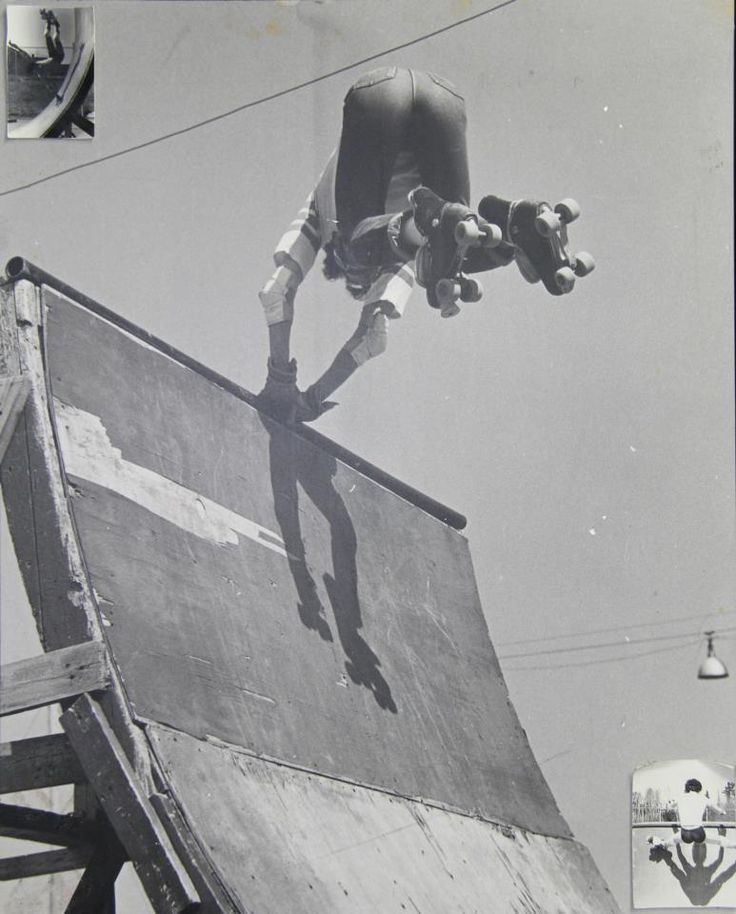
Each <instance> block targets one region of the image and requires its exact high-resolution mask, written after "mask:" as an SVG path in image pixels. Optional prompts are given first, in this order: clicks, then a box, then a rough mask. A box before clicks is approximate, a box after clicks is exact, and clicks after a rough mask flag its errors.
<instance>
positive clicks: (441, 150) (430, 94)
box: [411, 73, 470, 206]
mask: <svg viewBox="0 0 736 914" xmlns="http://www.w3.org/2000/svg"><path fill="white" fill-rule="evenodd" d="M412 77H413V82H414V107H413V117H412V122H411V148H412V150H413V152H414V155H415V157H416V160H417V164H418V166H419V174H420V176H421V180H422V183H423V184H424V185H425V186H427V187H429V188H430V190H433V191H434V192H435V193H436V194H438V195H439V196H440V197H442V198H443V199H444V200H447V201H449V202H451V203H462V204H464V205H465V206H468V205H469V202H470V173H469V169H468V152H467V144H466V138H465V132H466V127H467V117H466V114H465V101H464V99H463V97H462V96H461V95H460V94H459V92H458V91H457V89H455V87H454V86H453V85H452V84H451V83H449V82H447V81H446V80H443V79H440V78H439V77H437V76H434V75H430V74H428V73H412Z"/></svg>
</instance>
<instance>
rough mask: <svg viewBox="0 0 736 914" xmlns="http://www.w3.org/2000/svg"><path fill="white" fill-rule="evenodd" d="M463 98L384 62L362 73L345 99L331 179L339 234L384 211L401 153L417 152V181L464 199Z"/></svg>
mask: <svg viewBox="0 0 736 914" xmlns="http://www.w3.org/2000/svg"><path fill="white" fill-rule="evenodd" d="M465 126H466V116H465V102H464V100H463V98H462V96H461V95H459V94H458V92H457V90H456V89H455V88H454V87H453V86H452V85H451V84H450V83H448V82H446V81H445V80H443V79H441V78H440V77H438V76H434V75H432V74H430V73H422V72H417V71H416V70H405V69H402V68H399V67H383V68H381V69H378V70H373V71H372V72H370V73H367V74H366V75H365V76H363V77H361V78H360V79H359V80H358V81H357V82H356V83H355V84H354V85H353V87H352V88H351V89H350V91H349V92H348V94H347V95H346V97H345V104H344V108H343V123H342V135H341V138H340V150H339V156H338V162H337V173H336V178H335V202H336V208H337V219H338V223H339V227H340V235H341V236H342V238H343V239H344V240H345V241H346V242H347V241H348V240H349V239H350V237H351V236H352V234H353V231H354V230H355V227H356V225H358V223H359V222H361V221H362V220H363V219H366V218H368V217H371V216H379V215H382V214H384V213H385V206H386V193H387V191H388V187H389V182H390V180H391V174H392V170H393V167H394V163H395V161H396V156H397V155H398V153H399V152H402V151H405V150H408V151H411V152H412V153H413V154H414V158H415V160H416V164H417V166H418V169H419V175H420V180H421V183H422V184H424V185H426V186H427V187H429V188H431V189H432V190H433V191H434V192H435V193H437V194H439V195H440V196H441V197H443V198H444V199H445V200H450V201H453V202H458V203H464V204H465V205H468V204H469V201H470V179H469V175H468V156H467V147H466V143H465Z"/></svg>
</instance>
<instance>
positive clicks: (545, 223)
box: [534, 209, 562, 238]
mask: <svg viewBox="0 0 736 914" xmlns="http://www.w3.org/2000/svg"><path fill="white" fill-rule="evenodd" d="M534 228H535V229H536V230H537V233H538V234H539V235H541V236H542V237H543V238H550V237H551V236H552V235H554V233H555V232H559V231H560V229H561V228H562V222H561V220H560V217H559V216H558V215H557V213H553V212H552V210H550V209H545V210H543V211H542V212H541V213H539V215H538V216H537V217H536V219H535V220H534Z"/></svg>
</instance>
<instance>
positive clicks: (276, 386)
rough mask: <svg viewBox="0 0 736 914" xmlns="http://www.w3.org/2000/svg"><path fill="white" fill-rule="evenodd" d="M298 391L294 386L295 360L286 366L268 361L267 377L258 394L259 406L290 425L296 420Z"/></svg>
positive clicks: (271, 360)
mask: <svg viewBox="0 0 736 914" xmlns="http://www.w3.org/2000/svg"><path fill="white" fill-rule="evenodd" d="M298 399H299V389H298V387H297V386H296V359H292V360H291V361H290V362H289V363H288V364H286V365H277V364H276V363H275V362H274V361H273V359H269V360H268V375H267V376H266V383H265V384H264V386H263V390H262V391H261V392H260V393H259V394H258V401H259V405H261V406H263V407H264V409H265V410H266V411H267V412H270V413H272V414H273V415H274V416H275V417H276V418H277V419H279V420H280V421H281V422H285V423H286V424H287V425H292V424H293V423H294V421H295V418H296V410H297V404H298Z"/></svg>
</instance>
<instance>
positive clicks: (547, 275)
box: [478, 196, 595, 295]
mask: <svg viewBox="0 0 736 914" xmlns="http://www.w3.org/2000/svg"><path fill="white" fill-rule="evenodd" d="M478 214H479V215H480V216H481V217H482V218H483V219H487V220H488V221H489V222H495V223H496V224H497V225H500V226H501V227H502V229H503V237H504V239H505V240H506V241H508V242H510V243H511V244H513V246H514V252H515V253H514V256H515V259H516V264H517V266H518V267H519V271H520V272H521V275H522V276H523V277H524V279H526V280H527V282H539V280H541V281H542V282H543V283H544V286H545V288H546V289H547V291H548V292H550V293H551V294H552V295H565V294H566V293H568V292H572V289H573V287H574V285H575V279H576V277H582V276H587V275H588V273H591V272H592V271H593V270H594V268H595V260H594V259H593V258H592V257H591V255H590V254H588V253H586V252H585V251H580V252H578V253H577V254H573V253H572V251H571V250H570V248H569V240H568V237H567V226H568V224H569V223H570V222H574V221H575V219H577V218H578V216H579V215H580V207H579V206H578V204H577V203H576V202H575V201H574V200H570V199H566V200H562V201H561V202H560V203H558V204H557V205H556V206H555V208H554V209H552V207H551V206H550V205H549V204H548V203H544V202H541V201H536V200H516V201H514V202H513V203H510V202H509V201H508V200H502V199H500V198H499V197H494V196H488V197H484V198H483V199H482V200H481V201H480V203H479V204H478Z"/></svg>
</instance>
